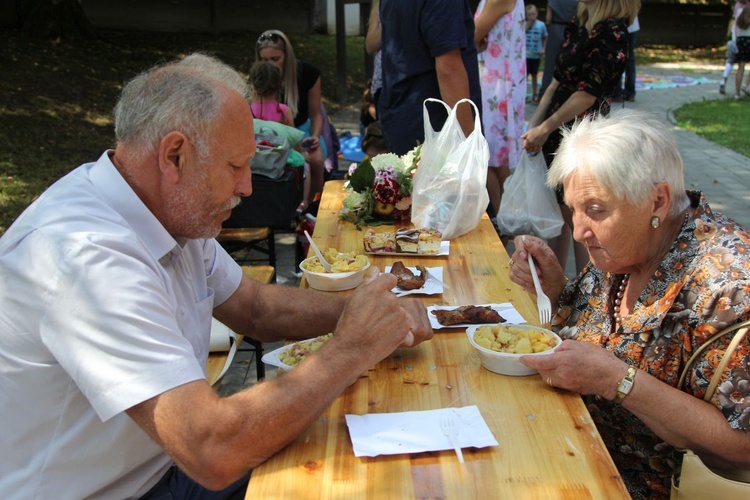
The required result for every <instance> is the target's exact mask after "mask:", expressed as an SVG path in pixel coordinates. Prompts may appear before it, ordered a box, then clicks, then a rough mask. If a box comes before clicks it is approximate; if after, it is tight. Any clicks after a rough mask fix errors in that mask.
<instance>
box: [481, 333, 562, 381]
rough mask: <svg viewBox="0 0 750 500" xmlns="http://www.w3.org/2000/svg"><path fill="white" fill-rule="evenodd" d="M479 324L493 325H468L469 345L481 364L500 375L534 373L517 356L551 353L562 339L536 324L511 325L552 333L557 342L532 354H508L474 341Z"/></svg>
mask: <svg viewBox="0 0 750 500" xmlns="http://www.w3.org/2000/svg"><path fill="white" fill-rule="evenodd" d="M480 326H493V325H474V326H470V327H469V328H467V329H466V335H467V336H468V337H469V342H470V343H471V345H472V346H474V349H476V350H477V354H478V355H479V360H480V361H481V362H482V366H483V367H485V368H486V369H488V370H489V371H491V372H495V373H499V374H501V375H513V376H525V375H533V374H534V373H536V370H534V369H533V368H529V367H528V366H526V365H524V364H523V363H521V361H520V360H519V358H520V357H521V356H544V355H547V354H552V353H553V352H555V349H557V347H558V346H559V345H560V344H561V343H562V339H561V338H560V337H558V336H557V335H556V334H555V333H554V332H552V331H550V330H546V329H544V328H540V327H538V326H531V325H513V326H515V327H518V328H522V329H525V330H526V329H528V330H541V331H543V332H545V333H548V334H550V335H553V336H554V337H555V339H556V340H557V344H556V345H555V347H553V348H552V349H548V350H546V351H542V352H536V353H533V354H510V353H506V352H498V351H493V350H491V349H486V348H484V347H482V346H480V345H478V344H477V343H476V342H474V332H475V331H476V330H477V328H479V327H480Z"/></svg>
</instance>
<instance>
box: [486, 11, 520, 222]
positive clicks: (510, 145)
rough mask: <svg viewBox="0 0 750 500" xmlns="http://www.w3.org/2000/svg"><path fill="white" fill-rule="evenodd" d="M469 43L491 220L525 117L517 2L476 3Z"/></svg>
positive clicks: (514, 159) (513, 163) (515, 157)
mask: <svg viewBox="0 0 750 500" xmlns="http://www.w3.org/2000/svg"><path fill="white" fill-rule="evenodd" d="M475 24H476V31H475V33H474V40H475V42H476V43H477V46H478V47H479V48H480V49H481V50H480V52H479V54H478V61H479V81H480V83H481V85H482V107H481V109H482V125H483V128H484V136H485V138H486V139H487V145H488V146H489V149H490V162H489V168H488V169H487V192H488V194H489V196H490V208H489V215H490V218H495V217H497V211H498V209H499V208H500V200H501V199H502V196H503V183H504V182H505V179H506V178H507V177H508V176H509V175H510V171H511V169H512V168H515V167H516V164H517V163H518V160H519V159H520V158H521V154H522V153H523V150H522V147H521V146H522V142H521V134H523V126H524V120H525V114H526V109H525V106H526V101H525V99H526V48H525V37H524V5H523V0H482V1H481V2H480V3H479V6H478V7H477V13H476V16H475Z"/></svg>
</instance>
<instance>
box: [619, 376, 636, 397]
mask: <svg viewBox="0 0 750 500" xmlns="http://www.w3.org/2000/svg"><path fill="white" fill-rule="evenodd" d="M632 388H633V381H632V380H628V379H625V380H623V381H622V382H621V383H620V388H619V391H620V392H624V393H625V394H627V393H629V392H630V389H632Z"/></svg>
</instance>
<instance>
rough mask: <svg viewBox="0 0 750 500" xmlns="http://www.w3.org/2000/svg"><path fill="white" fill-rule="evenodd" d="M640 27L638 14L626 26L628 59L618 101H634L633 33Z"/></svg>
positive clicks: (618, 93) (618, 92) (617, 95)
mask: <svg viewBox="0 0 750 500" xmlns="http://www.w3.org/2000/svg"><path fill="white" fill-rule="evenodd" d="M640 29H641V24H640V23H639V22H638V16H635V19H634V20H633V22H632V23H631V25H630V26H628V60H627V63H626V64H625V87H624V88H623V87H622V86H620V87H619V89H618V91H617V94H616V97H617V100H618V101H623V102H633V101H635V34H636V33H638V31H639V30H640Z"/></svg>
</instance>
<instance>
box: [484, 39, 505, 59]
mask: <svg viewBox="0 0 750 500" xmlns="http://www.w3.org/2000/svg"><path fill="white" fill-rule="evenodd" d="M487 50H489V51H490V55H491V56H492V57H499V56H500V54H501V53H502V51H503V49H502V47H500V44H499V43H496V42H492V43H490V45H489V47H487Z"/></svg>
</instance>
